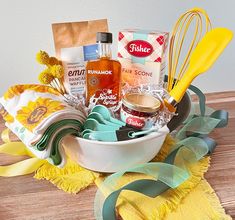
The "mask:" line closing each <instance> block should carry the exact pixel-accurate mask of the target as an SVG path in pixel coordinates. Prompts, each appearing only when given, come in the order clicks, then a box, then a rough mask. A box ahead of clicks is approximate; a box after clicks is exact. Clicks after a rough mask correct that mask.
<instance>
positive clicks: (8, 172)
mask: <svg viewBox="0 0 235 220" xmlns="http://www.w3.org/2000/svg"><path fill="white" fill-rule="evenodd" d="M9 132H10V131H9V129H8V128H7V129H5V130H4V131H3V132H2V134H1V138H2V140H3V142H5V143H4V144H2V145H1V146H0V153H4V154H8V155H13V156H29V157H31V158H28V159H25V160H22V161H20V162H17V163H14V164H11V165H8V166H0V176H4V177H10V176H20V175H25V174H30V173H33V172H34V171H36V170H37V169H38V168H39V167H40V166H42V165H43V164H45V163H47V161H46V160H43V159H39V158H36V157H35V155H33V154H32V153H31V152H30V151H29V150H28V149H27V147H26V146H25V145H24V144H23V143H22V142H19V141H17V142H11V141H10V138H9Z"/></svg>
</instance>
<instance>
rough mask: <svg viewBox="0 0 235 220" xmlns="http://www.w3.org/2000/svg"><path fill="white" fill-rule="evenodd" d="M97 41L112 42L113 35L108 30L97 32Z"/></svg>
mask: <svg viewBox="0 0 235 220" xmlns="http://www.w3.org/2000/svg"><path fill="white" fill-rule="evenodd" d="M96 42H97V43H113V35H112V33H109V32H97V34H96Z"/></svg>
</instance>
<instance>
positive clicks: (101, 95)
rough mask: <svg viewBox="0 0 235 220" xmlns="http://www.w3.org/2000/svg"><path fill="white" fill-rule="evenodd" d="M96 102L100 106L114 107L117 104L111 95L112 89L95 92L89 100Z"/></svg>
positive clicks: (115, 98) (114, 96)
mask: <svg viewBox="0 0 235 220" xmlns="http://www.w3.org/2000/svg"><path fill="white" fill-rule="evenodd" d="M92 99H95V100H96V103H98V104H102V105H105V106H114V105H117V104H118V97H117V95H116V94H114V93H113V91H112V89H102V90H98V91H96V93H95V94H94V95H93V97H92V98H91V101H92V102H93V100H92Z"/></svg>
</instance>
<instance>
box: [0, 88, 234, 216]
mask: <svg viewBox="0 0 235 220" xmlns="http://www.w3.org/2000/svg"><path fill="white" fill-rule="evenodd" d="M206 96H207V103H208V106H210V107H213V108H215V109H225V110H227V111H228V112H229V117H230V119H229V124H228V126H227V127H226V128H222V129H217V130H216V131H214V132H213V133H212V134H211V135H210V136H211V137H213V138H214V139H216V141H217V143H218V146H217V148H216V150H215V152H214V153H213V155H212V160H211V167H210V168H209V171H208V172H207V173H206V179H207V180H208V182H209V183H210V184H211V186H212V187H213V188H214V190H215V191H216V192H217V195H218V196H219V198H220V200H221V204H222V205H223V207H224V208H225V210H226V212H227V214H230V215H231V216H232V217H233V219H235V91H233V92H223V93H213V94H212V93H211V94H207V95H206ZM3 129H4V125H3V121H2V120H1V121H0V131H2V130H3ZM13 139H14V138H13ZM20 159H21V158H20ZM18 160H19V157H17V158H16V157H15V158H14V157H13V156H6V155H3V154H0V165H7V164H11V163H13V162H16V161H18ZM95 192H96V186H95V185H93V186H90V187H88V188H87V189H85V190H83V191H82V192H80V193H78V194H77V195H70V194H67V193H65V192H63V191H61V190H58V189H57V188H56V187H55V186H53V185H52V184H51V183H49V182H48V181H39V180H36V179H34V178H33V175H26V176H19V177H11V178H1V177H0V220H9V219H19V220H35V219H37V220H41V219H45V220H58V219H66V220H73V219H76V220H93V219H94V217H93V199H94V195H95Z"/></svg>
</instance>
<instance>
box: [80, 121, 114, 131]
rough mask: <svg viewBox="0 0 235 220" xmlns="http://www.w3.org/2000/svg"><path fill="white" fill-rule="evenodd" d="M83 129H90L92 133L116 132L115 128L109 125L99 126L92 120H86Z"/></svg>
mask: <svg viewBox="0 0 235 220" xmlns="http://www.w3.org/2000/svg"><path fill="white" fill-rule="evenodd" d="M84 128H85V129H91V130H92V131H116V130H117V129H116V127H114V126H111V125H104V124H100V123H99V122H98V121H97V120H95V119H93V118H88V119H87V120H86V121H85V123H84Z"/></svg>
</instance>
